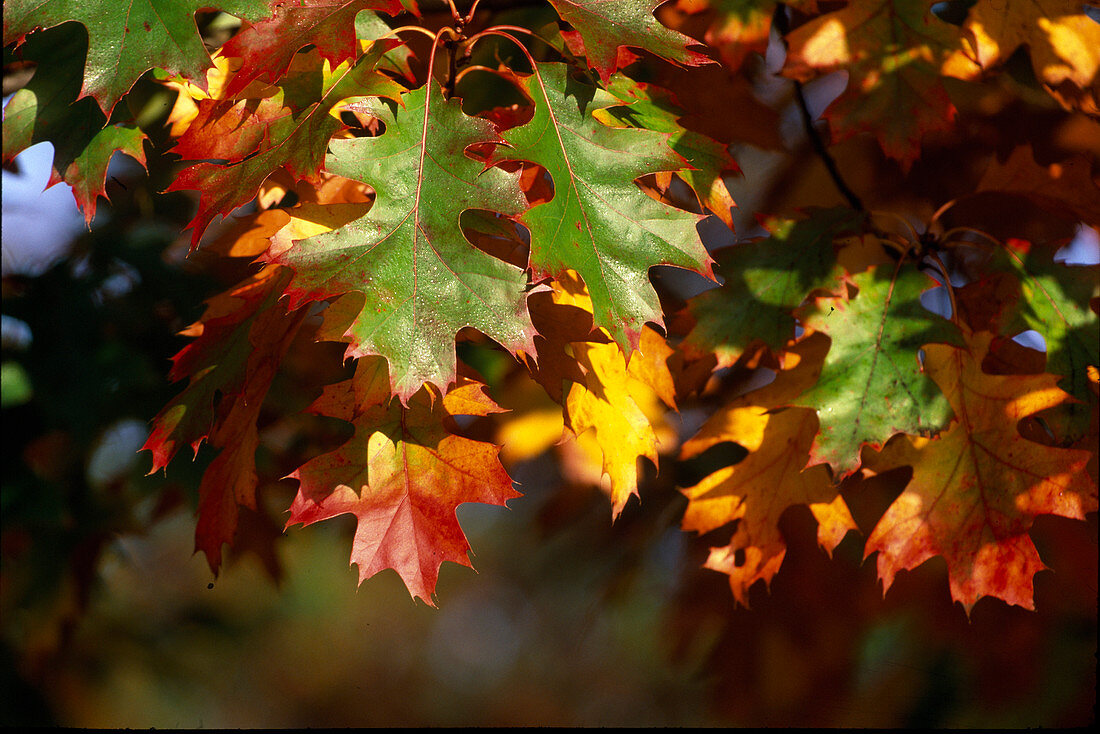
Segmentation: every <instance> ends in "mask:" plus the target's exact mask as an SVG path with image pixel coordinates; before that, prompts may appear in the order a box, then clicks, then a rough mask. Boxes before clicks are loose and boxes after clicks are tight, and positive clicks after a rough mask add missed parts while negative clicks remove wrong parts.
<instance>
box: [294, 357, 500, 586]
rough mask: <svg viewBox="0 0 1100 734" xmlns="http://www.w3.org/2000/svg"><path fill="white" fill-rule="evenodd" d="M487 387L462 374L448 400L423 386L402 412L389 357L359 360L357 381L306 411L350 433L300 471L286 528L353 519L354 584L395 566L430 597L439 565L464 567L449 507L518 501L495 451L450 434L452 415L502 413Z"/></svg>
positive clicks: (461, 539) (460, 537)
mask: <svg viewBox="0 0 1100 734" xmlns="http://www.w3.org/2000/svg"><path fill="white" fill-rule="evenodd" d="M482 388H483V386H482V385H480V384H478V383H476V382H473V381H471V380H468V379H464V378H459V381H458V384H457V385H456V386H455V387H453V388H452V389H451V390H450V391H449V392H448V393H447V396H446V397H445V398H442V399H441V398H440V395H439V392H438V389H435V388H434V387H433V386H431V385H428V386H425V387H424V389H422V390H420V392H418V393H417V394H416V395H414V396H413V397H412V398H411V399H410V400H409V405H408V407H404V406H403V405H402V404H401V402H400V401H397V400H393V399H392V395H391V393H390V380H389V375H388V374H387V370H386V361H385V360H384V359H381V358H378V357H363V358H361V359H360V360H359V363H358V368H357V369H356V372H355V376H354V377H353V378H352V379H350V380H347V381H345V382H341V383H337V384H335V385H330V386H328V387H327V388H325V391H324V393H323V394H322V395H321V397H320V398H318V399H317V400H316V402H314V404H313V405H312V406H311V407H310V410H311V411H312V412H314V413H318V414H321V415H328V416H332V417H335V418H340V419H341V420H345V421H348V422H350V423H352V424H353V425H354V426H355V435H354V436H352V438H351V440H349V441H348V442H347V443H345V444H344V445H343V446H341V447H340V448H338V449H336V450H335V451H332V452H329V453H327V454H323V455H321V456H319V457H317V458H315V459H312V460H310V461H308V462H306V463H305V464H304V465H302V467H301V468H299V469H298V470H297V471H296V472H294V473H293V474H291V477H293V478H295V479H297V480H298V481H299V482H300V484H301V486H300V488H299V491H298V495H297V496H296V497H295V498H294V502H293V504H292V505H291V507H290V519H289V520H288V521H287V526H288V527H289V526H290V525H293V524H296V523H302V524H303V525H310V524H312V523H315V522H318V521H321V520H327V519H329V518H331V517H336V516H338V515H343V514H352V515H355V516H356V518H357V519H358V528H357V530H356V532H355V539H354V541H353V544H352V551H351V561H352V563H355V564H357V565H358V566H359V581H360V583H362V582H363V580H365V579H367V578H369V577H371V576H373V575H374V574H376V573H378V572H379V571H383V570H385V569H387V568H392V569H394V570H395V571H397V573H398V574H399V575H400V576H401V579H402V580H403V581H404V582H405V585H406V586H407V587H408V588H409V591H410V592H411V593H412V595H413V596H415V597H419V598H421V599H423V600H424V601H425V602H427V603H428V604H430V605H432V606H435V604H434V602H433V601H432V595H433V594H434V592H435V585H436V581H437V580H438V578H439V567H440V565H441V564H442V563H443V561H452V562H454V563H458V564H461V565H464V566H469V565H470V561H469V559H468V558H467V555H466V554H467V551H468V550H469V547H470V546H469V544H468V543H467V541H466V536H465V535H464V534H463V533H462V528H461V527H459V524H458V519H457V518H456V517H455V510H456V509H457V507H458V506H459V505H460V504H462V503H464V502H482V503H485V504H493V505H503V504H504V503H505V502H507V501H508V500H510V499H513V498H515V497H519V496H520V495H519V493H518V492H516V491H515V490H514V489H513V488H512V480H511V478H510V477H509V476H508V473H507V472H506V471H505V470H504V467H503V466H501V464H500V460H499V458H498V456H497V455H498V453H499V451H500V448H499V447H498V446H496V445H493V444H489V443H483V442H481V441H473V440H471V439H468V438H464V437H462V436H458V435H455V434H454V430H455V428H454V424H453V420H452V416H454V415H487V414H489V413H496V412H501V411H502V409H501V408H500V407H498V406H497V405H496V403H494V402H493V401H492V400H491V399H490V398H489V397H488V396H487V395H485V393H484V391H483V389H482Z"/></svg>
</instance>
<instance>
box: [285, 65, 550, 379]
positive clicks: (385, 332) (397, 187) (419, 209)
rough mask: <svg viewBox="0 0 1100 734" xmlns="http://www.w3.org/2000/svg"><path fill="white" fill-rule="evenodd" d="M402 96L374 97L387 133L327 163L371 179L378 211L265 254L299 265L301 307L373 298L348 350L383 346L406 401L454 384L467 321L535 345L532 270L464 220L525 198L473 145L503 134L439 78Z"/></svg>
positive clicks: (352, 144) (510, 340)
mask: <svg viewBox="0 0 1100 734" xmlns="http://www.w3.org/2000/svg"><path fill="white" fill-rule="evenodd" d="M401 99H402V102H403V104H404V107H403V108H402V109H400V110H399V111H393V110H391V109H390V108H389V107H388V106H387V105H386V104H385V103H383V102H381V101H378V100H375V101H374V102H373V103H371V104H373V107H372V109H373V110H374V113H375V115H376V116H377V117H378V118H379V119H381V120H383V121H384V123H385V125H386V131H385V133H384V134H382V135H381V136H378V137H371V138H351V139H345V140H334V141H332V143H331V144H330V149H331V153H330V154H329V156H328V158H327V159H326V163H325V167H326V169H327V170H329V171H331V172H333V173H335V174H337V175H340V176H343V177H345V178H349V179H355V180H358V181H362V182H364V183H366V184H368V185H370V186H371V187H373V188H374V190H375V192H376V198H375V201H374V205H373V206H372V207H371V209H370V210H369V211H368V212H367V213H366V214H365V215H363V216H361V217H359V218H358V219H355V220H353V221H350V222H348V223H347V224H346V225H345V226H343V227H341V228H340V229H338V230H336V231H332V232H327V233H324V234H321V235H318V236H315V237H310V238H308V239H302V240H300V241H297V242H295V243H294V244H293V245H292V246H291V247H290V248H289V249H286V250H285V251H282V252H279V253H269V255H268V256H267V257H268V259H269V260H271V261H272V262H278V263H280V264H283V265H287V266H289V267H290V268H292V269H293V270H294V280H293V281H292V282H291V285H290V287H289V288H288V293H289V294H290V296H291V304H292V306H297V305H299V304H301V303H305V302H307V301H320V300H326V299H329V298H332V297H335V296H338V295H342V294H344V293H348V292H351V291H355V292H358V293H361V294H362V295H363V296H364V297H365V301H364V305H363V307H362V310H361V311H360V312H359V313H358V314H357V315H356V317H355V318H354V320H353V321H352V323H351V324H350V325H349V326H348V331H347V333H346V334H345V336H346V337H347V338H346V339H341V340H342V341H347V342H348V351H347V356H349V357H359V356H364V355H369V354H376V355H380V356H384V357H385V358H386V359H387V361H388V362H389V365H390V370H389V372H390V379H391V380H392V381H393V391H394V393H396V394H397V395H398V397H399V398H400V399H401V400H402V401H405V400H408V399H409V398H410V397H411V396H412V395H413V394H415V393H416V392H417V391H418V390H419V389H420V387H421V385H423V384H424V383H425V382H431V383H433V384H435V385H436V386H437V387H439V388H440V389H441V390H443V391H446V390H447V388H448V386H449V385H450V384H451V382H453V381H454V379H455V376H456V358H455V347H454V339H455V335H456V334H457V333H458V332H459V330H461V329H462V328H464V327H467V326H472V327H474V328H475V329H477V330H478V331H480V332H481V333H483V334H485V335H486V336H488V337H490V338H491V339H494V340H495V341H497V342H498V343H499V344H501V345H502V346H504V347H506V348H508V349H509V350H510V351H513V352H515V351H518V350H520V349H522V350H523V351H526V352H528V353H534V351H535V350H534V347H533V345H532V337H533V336H534V327H533V326H532V324H531V320H530V315H529V313H528V311H527V304H526V287H527V277H526V275H525V273H524V272H523V271H522V270H520V269H519V268H517V267H515V266H513V265H509V264H507V263H504V262H501V261H500V260H497V259H496V258H494V257H492V256H490V255H487V254H485V253H484V252H482V251H481V250H479V249H477V248H476V247H475V246H474V245H473V244H472V243H470V241H469V240H467V239H466V238H465V236H464V235H463V234H462V230H461V228H460V226H459V222H460V218H461V215H462V213H463V212H464V211H466V210H468V209H484V210H489V211H495V212H499V213H501V214H517V213H519V212H520V211H522V210H523V208H524V199H523V194H522V192H521V191H520V189H519V186H518V185H517V175H516V174H514V173H506V172H504V171H502V170H500V169H499V168H488V169H486V168H485V167H484V165H482V164H480V163H478V162H477V161H475V160H474V159H473V158H471V157H469V156H468V155H467V154H466V150H467V148H468V147H470V146H472V145H474V144H479V143H496V142H499V139H498V138H497V137H496V136H495V134H494V132H493V130H492V127H491V125H490V123H489V122H488V121H486V120H481V119H478V118H473V117H469V116H467V115H465V114H464V113H463V112H462V110H461V108H460V105H459V101H458V100H457V99H452V100H444V98H443V93H442V89H441V88H440V86H439V84H438V82H436V81H434V80H433V81H430V82H429V83H428V84H427V85H425V86H424V87H421V88H420V89H417V90H413V91H411V92H409V93H408V94H405V95H403V96H402V98H401ZM345 206H348V207H352V206H358V205H355V204H349V205H345Z"/></svg>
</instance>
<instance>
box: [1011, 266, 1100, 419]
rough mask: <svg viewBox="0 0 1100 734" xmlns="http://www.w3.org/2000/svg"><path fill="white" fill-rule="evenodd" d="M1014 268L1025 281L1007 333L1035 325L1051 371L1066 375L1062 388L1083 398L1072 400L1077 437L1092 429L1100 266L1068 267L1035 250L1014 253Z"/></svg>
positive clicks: (1099, 360)
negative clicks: (1094, 304)
mask: <svg viewBox="0 0 1100 734" xmlns="http://www.w3.org/2000/svg"><path fill="white" fill-rule="evenodd" d="M1009 259H1010V261H1011V270H1012V271H1013V272H1015V274H1016V275H1017V277H1018V278H1019V279H1020V300H1019V301H1018V302H1017V304H1016V311H1015V314H1014V318H1013V319H1012V320H1011V321H1010V322H1009V323H1008V325H1007V326H1006V327H1005V333H1007V334H1009V335H1015V334H1018V333H1020V332H1021V331H1025V330H1027V329H1034V330H1035V331H1037V332H1039V333H1040V334H1041V335H1042V336H1043V340H1044V341H1045V342H1046V348H1047V372H1049V373H1051V374H1054V375H1059V376H1061V378H1062V379H1061V380H1060V381H1059V382H1058V386H1059V387H1061V388H1062V389H1063V390H1065V391H1066V392H1068V393H1069V394H1070V395H1072V396H1073V397H1075V398H1077V400H1079V401H1080V402H1073V403H1067V404H1066V405H1065V406H1063V408H1062V409H1063V410H1065V411H1066V413H1067V414H1068V416H1069V424H1068V428H1069V429H1070V432H1071V435H1069V436H1065V437H1063V438H1076V437H1079V436H1081V435H1083V434H1084V433H1085V431H1086V430H1087V429H1088V424H1089V418H1090V414H1091V408H1090V404H1091V403H1092V402H1094V401H1095V399H1096V398H1095V396H1094V395H1093V393H1092V391H1091V390H1090V389H1089V378H1088V367H1089V366H1090V365H1093V366H1095V365H1098V364H1100V328H1097V316H1096V313H1095V312H1093V310H1092V309H1091V308H1090V307H1089V301H1090V300H1091V299H1093V298H1096V297H1097V296H1098V295H1100V266H1096V265H1063V264H1061V263H1056V262H1054V261H1053V259H1052V257H1051V254H1050V253H1049V252H1037V251H1036V250H1032V251H1031V252H1030V253H1029V254H1028V255H1027V257H1026V258H1024V259H1022V260H1021V259H1020V258H1019V257H1018V256H1016V254H1015V253H1010V258H1009Z"/></svg>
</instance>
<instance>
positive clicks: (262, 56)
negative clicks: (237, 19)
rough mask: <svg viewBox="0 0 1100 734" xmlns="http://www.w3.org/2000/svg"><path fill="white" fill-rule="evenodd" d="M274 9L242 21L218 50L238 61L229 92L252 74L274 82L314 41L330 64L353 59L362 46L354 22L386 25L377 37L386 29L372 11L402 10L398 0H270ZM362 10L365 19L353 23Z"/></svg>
mask: <svg viewBox="0 0 1100 734" xmlns="http://www.w3.org/2000/svg"><path fill="white" fill-rule="evenodd" d="M272 9H273V13H272V15H271V17H270V18H265V19H263V20H257V21H255V22H252V23H250V22H248V21H244V22H243V23H241V29H240V30H239V31H238V32H237V34H236V35H235V36H233V37H232V38H230V39H229V40H228V41H226V43H225V45H224V46H222V49H221V53H222V55H224V56H228V57H233V58H238V59H241V61H242V65H241V71H240V72H238V73H237V74H236V75H234V77H233V78H232V79H231V80H230V82H229V84H228V85H227V87H226V94H227V95H228V96H234V95H236V94H237V93H238V92H240V91H241V90H243V89H244V88H245V87H247V86H248V84H249V82H251V81H253V80H255V79H263V80H265V81H267V82H268V83H269V84H274V83H276V82H277V81H278V80H279V79H280V78H282V77H283V76H284V75H285V74H286V72H287V69H289V68H290V64H291V62H292V61H293V60H294V55H295V54H297V53H298V51H300V50H301V49H302V48H303V47H305V46H309V45H312V46H314V47H315V48H316V49H317V53H318V55H319V56H320V57H321V58H323V59H325V60H326V61H328V62H329V63H330V64H331V65H332V66H333V67H334V68H335V67H337V66H339V65H340V64H342V63H343V62H345V61H349V62H350V61H353V60H354V59H355V57H356V56H357V55H358V53H359V50H360V48H359V40H358V38H357V35H358V34H357V32H356V31H357V25H358V27H360V28H376V29H379V30H381V29H382V28H384V29H385V31H381V32H380V33H379V36H380V35H381V34H382V33H384V32H386V31H388V30H389V29H388V27H386V25H385V23H384V22H382V20H381V19H380V18H378V17H377V16H375V15H374V14H373V13H372V12H370V11H373V10H378V11H382V12H384V13H387V14H388V15H397V14H398V13H400V12H401V11H402V10H403V8H402V7H401V3H400V2H398V0H272ZM360 13H362V14H363V16H364V22H363V23H362V24H357V16H358V15H359V14H360ZM359 37H361V36H359ZM370 40H376V39H374V38H372V39H370Z"/></svg>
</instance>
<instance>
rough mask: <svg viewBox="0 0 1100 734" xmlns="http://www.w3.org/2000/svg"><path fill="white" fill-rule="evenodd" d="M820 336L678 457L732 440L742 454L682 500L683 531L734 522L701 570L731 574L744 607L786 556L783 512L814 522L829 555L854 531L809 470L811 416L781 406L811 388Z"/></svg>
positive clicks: (825, 474)
mask: <svg viewBox="0 0 1100 734" xmlns="http://www.w3.org/2000/svg"><path fill="white" fill-rule="evenodd" d="M827 341H828V340H826V339H825V338H824V337H823V336H821V335H819V334H815V335H812V336H810V337H807V338H806V339H803V340H802V341H800V342H799V343H797V344H796V345H795V346H794V347H793V348H792V350H791V351H790V352H789V353H788V354H787V355H786V356H787V361H788V362H789V368H788V369H785V370H782V371H780V372H779V373H778V375H777V376H776V378H775V380H774V381H773V382H772V383H770V384H768V385H766V386H764V387H762V388H759V389H757V390H754V391H752V392H750V393H748V394H746V395H743V396H740V397H738V398H735V399H734V400H732V401H730V402H729V403H727V404H725V405H723V406H722V407H720V408H719V409H718V410H717V411H716V412H715V413H714V414H713V415H712V416H711V417H710V418H709V419H708V420H707V422H706V423H705V424H704V425H703V426H702V428H700V429H699V431H698V433H697V434H696V435H695V436H693V437H692V438H691V439H689V440H688V441H686V442H685V443H684V446H683V448H682V449H681V458H685V459H688V458H691V457H694V456H698V455H699V454H701V453H702V452H703V451H705V450H706V449H708V448H711V447H712V446H715V445H717V444H719V443H722V442H726V441H732V442H734V443H737V444H739V445H741V446H742V447H744V448H745V449H746V450H748V455H747V456H746V457H745V458H744V459H742V460H741V461H740V462H738V463H736V464H734V465H732V466H727V467H725V468H722V469H719V470H718V471H715V472H713V473H712V474H710V475H709V476H707V477H706V478H704V479H703V481H701V482H700V483H699V484H697V485H695V486H694V487H690V488H688V489H684V490H681V491H682V492H683V493H684V495H685V496H687V498H688V507H687V510H686V511H685V512H684V519H683V522H682V526H683V528H684V530H693V531H695V532H698V533H708V532H711V531H713V530H717V529H718V528H721V527H722V526H724V525H727V524H729V523H733V522H736V526H735V530H734V532H733V536H732V537H731V539H730V543H729V545H727V546H722V547H719V548H712V549H711V553H710V556H709V558H708V559H707V562H706V564H705V565H706V567H707V568H711V569H713V570H715V571H720V572H722V573H725V574H727V575H729V577H730V588H731V589H732V591H733V595H734V598H735V599H737V601H738V602H739V603H741V604H745V605H746V606H747V604H748V592H749V588H750V587H751V586H752V585H753V584H754V583H755V582H756V581H758V580H761V579H762V580H764V581H765V583H770V581H771V579H772V578H773V577H774V576H775V574H776V573H777V572H778V570H779V568H780V566H781V564H782V563H783V558H784V556H785V554H786V543H785V542H784V541H783V537H782V534H781V533H780V532H779V527H778V523H779V518H780V516H781V515H782V514H783V513H784V511H786V509H787V508H788V507H791V506H793V505H808V506H809V507H810V510H811V512H812V513H813V514H814V516H815V518H817V520H818V542H819V543H820V544H821V545H822V547H824V548H825V549H826V550H827V551H828V552H830V553H831V552H832V550H833V549H834V548H835V547H836V546H837V545H838V544H839V543H840V541H841V540H842V539H843V538H844V536H845V535H846V534H847V532H848V530H854V529H856V525H855V522H854V521H853V520H852V517H851V513H850V512H849V511H848V508H847V505H846V504H845V502H844V500H843V498H841V497H840V496H839V494H838V493H837V488H836V486H834V484H833V481H832V478H831V476H830V474H829V470H828V469H827V468H826V467H825V466H822V465H817V466H811V467H807V464H808V463H809V458H810V454H809V450H810V446H811V444H812V442H813V439H814V435H815V434H816V433H817V428H818V420H817V416H816V415H815V413H814V411H813V410H809V409H805V408H786V407H783V406H784V405H787V404H789V403H790V401H791V399H792V398H794V397H795V396H796V395H798V394H799V393H800V392H802V391H803V390H805V389H806V387H808V386H809V385H812V384H813V381H814V379H815V378H816V377H817V375H818V373H819V372H820V369H821V361H822V359H823V357H824V355H825V351H826V350H827V348H828V344H827Z"/></svg>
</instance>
